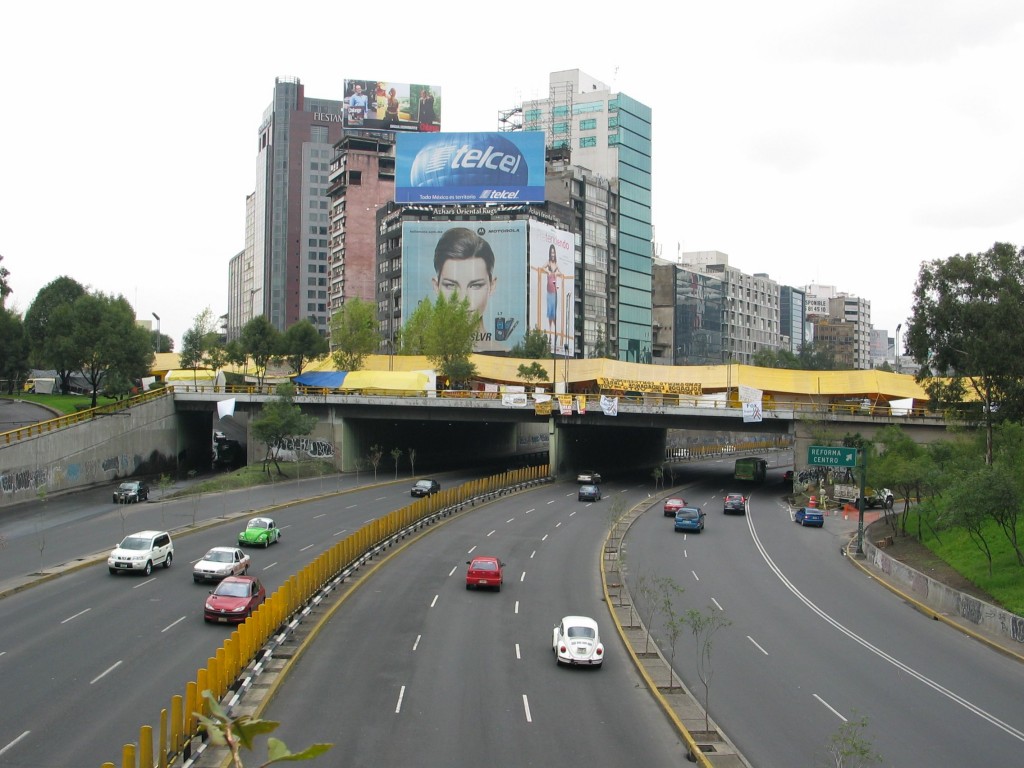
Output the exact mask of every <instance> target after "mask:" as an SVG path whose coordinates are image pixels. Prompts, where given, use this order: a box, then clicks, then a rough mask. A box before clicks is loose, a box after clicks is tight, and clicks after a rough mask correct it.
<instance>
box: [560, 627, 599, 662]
mask: <svg viewBox="0 0 1024 768" xmlns="http://www.w3.org/2000/svg"><path fill="white" fill-rule="evenodd" d="M551 649H552V650H553V651H554V652H555V663H556V664H570V665H573V666H577V665H578V666H591V667H599V666H601V663H602V662H603V661H604V646H603V645H602V644H601V637H600V635H599V633H598V631H597V622H596V621H594V620H593V619H589V618H587V617H586V616H566V617H565V618H564V619H562V621H561V622H560V623H559V624H557V625H556V626H555V629H554V631H553V633H552V636H551Z"/></svg>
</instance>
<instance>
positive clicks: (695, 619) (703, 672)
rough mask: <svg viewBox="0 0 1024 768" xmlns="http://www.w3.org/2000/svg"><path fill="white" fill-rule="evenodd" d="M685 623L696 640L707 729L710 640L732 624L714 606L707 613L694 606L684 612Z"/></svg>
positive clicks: (710, 668) (707, 726)
mask: <svg viewBox="0 0 1024 768" xmlns="http://www.w3.org/2000/svg"><path fill="white" fill-rule="evenodd" d="M686 623H687V624H688V625H689V627H690V632H692V633H693V639H694V640H696V641H697V643H696V651H697V676H698V677H699V678H700V682H701V685H703V686H704V730H708V728H709V727H710V726H709V723H708V714H709V713H708V707H709V706H710V705H711V701H710V700H711V678H712V676H713V675H714V668H713V667H712V666H711V649H712V640H713V638H714V636H715V634H716V633H717V632H718V630H720V629H722V628H724V627H728V626H729V625H731V624H732V622H731V621H729V619H727V618H725V617H724V616H723V615H722V614H721V613H718V612H717V611H715V609H714V608H708V612H707V613H701V612H700V611H698V610H697V609H696V608H691V609H690V610H689V611H687V612H686Z"/></svg>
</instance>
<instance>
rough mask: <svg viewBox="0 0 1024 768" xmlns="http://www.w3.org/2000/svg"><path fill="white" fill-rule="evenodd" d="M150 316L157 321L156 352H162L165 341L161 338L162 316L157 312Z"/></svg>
mask: <svg viewBox="0 0 1024 768" xmlns="http://www.w3.org/2000/svg"><path fill="white" fill-rule="evenodd" d="M149 314H151V315H152V316H153V317H154V318H155V319H156V351H157V352H160V351H161V349H163V341H162V339H161V338H160V315H158V314H157V313H156V312H150V313H149Z"/></svg>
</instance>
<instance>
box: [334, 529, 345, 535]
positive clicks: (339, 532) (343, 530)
mask: <svg viewBox="0 0 1024 768" xmlns="http://www.w3.org/2000/svg"><path fill="white" fill-rule="evenodd" d="M347 530H348V528H342V529H341V530H340V531H338V532H337V533H336V534H334V535H335V536H341V534H343V533H344V532H345V531H347Z"/></svg>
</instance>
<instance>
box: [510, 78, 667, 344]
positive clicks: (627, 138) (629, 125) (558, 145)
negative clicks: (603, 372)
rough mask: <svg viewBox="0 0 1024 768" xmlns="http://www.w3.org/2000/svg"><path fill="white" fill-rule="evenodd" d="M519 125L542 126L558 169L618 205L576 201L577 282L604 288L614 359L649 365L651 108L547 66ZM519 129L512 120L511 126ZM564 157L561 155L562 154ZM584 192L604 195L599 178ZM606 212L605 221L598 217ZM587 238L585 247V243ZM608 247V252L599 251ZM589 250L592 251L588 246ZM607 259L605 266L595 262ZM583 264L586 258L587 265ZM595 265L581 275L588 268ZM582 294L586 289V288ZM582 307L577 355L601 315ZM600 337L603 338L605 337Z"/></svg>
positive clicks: (594, 187) (581, 188) (582, 188)
mask: <svg viewBox="0 0 1024 768" xmlns="http://www.w3.org/2000/svg"><path fill="white" fill-rule="evenodd" d="M521 126H522V128H523V129H525V130H528V131H545V133H546V134H547V143H548V148H549V149H550V150H567V151H568V152H569V155H568V158H565V166H564V167H565V168H568V167H576V168H581V169H586V172H585V174H584V176H589V175H592V176H593V178H594V180H595V181H597V180H601V181H603V182H606V183H607V187H606V189H607V190H608V192H610V193H611V194H612V195H614V196H615V197H617V201H609V202H610V203H611V202H617V208H616V207H615V205H614V204H610V205H609V206H608V207H607V208H602V207H601V206H600V203H599V202H598V201H592V200H590V199H586V198H584V199H583V200H581V201H580V202H581V204H582V210H583V212H584V214H586V213H588V208H590V207H593V210H590V211H589V213H590V214H591V215H589V216H587V215H584V217H583V218H584V221H583V229H582V230H581V231H580V232H578V233H577V237H578V238H579V240H580V245H581V253H582V254H583V261H582V263H581V265H580V266H581V270H580V274H579V275H577V278H578V280H580V281H581V282H582V285H583V288H584V290H585V291H586V288H587V286H588V285H590V286H591V288H593V291H594V295H595V296H596V293H597V291H598V290H599V284H600V283H601V282H602V281H603V282H604V283H605V287H606V290H607V293H606V295H607V297H608V299H607V301H608V305H607V317H608V319H607V324H608V327H609V328H610V329H611V333H612V334H613V337H614V338H613V340H614V342H615V345H616V346H615V350H616V351H617V357H618V359H620V360H628V361H632V362H641V363H649V362H651V361H652V358H653V351H652V339H651V328H652V304H651V300H652V289H651V269H652V261H653V259H652V244H651V243H652V234H653V229H652V224H651V155H652V151H651V109H650V107H648V106H646V105H644V104H641V103H640V102H638V101H636V100H635V99H633V98H631V97H629V96H628V95H626V94H623V93H616V92H613V91H612V90H611V89H610V88H609V87H608V86H607V85H605V84H604V83H602V82H600V81H599V80H596V79H594V78H593V77H591V76H590V75H587V74H585V73H583V72H581V71H580V70H578V69H570V70H562V71H558V72H552V73H551V74H550V77H549V95H548V97H547V98H545V99H535V100H531V101H525V102H523V104H522V124H521ZM517 127H518V126H517ZM563 157H564V156H563ZM576 191H577V192H582V193H583V194H584V195H585V194H587V193H588V191H589V192H590V193H592V194H597V195H599V196H604V195H605V192H604V190H603V189H602V184H586V183H584V184H583V185H582V186H581V185H579V184H577V185H576ZM605 214H607V215H608V219H607V220H602V216H603V215H605ZM591 244H592V247H588V246H590V245H591ZM606 248H607V253H606V254H602V253H600V252H599V251H601V250H604V249H606ZM595 249H596V250H595ZM605 256H606V257H607V270H606V271H602V269H603V267H602V262H603V260H604V258H605ZM588 262H593V264H590V263H588ZM588 271H594V273H595V274H594V276H593V277H592V278H588V276H587V272H588ZM585 295H586V293H585ZM597 311H598V310H597V309H596V307H595V308H594V310H593V311H592V312H591V317H590V318H589V319H590V323H589V325H588V318H587V312H588V308H587V306H586V305H585V304H584V306H583V307H582V312H583V314H584V317H583V326H584V330H583V335H584V344H583V347H584V353H585V352H586V346H587V343H588V340H589V339H596V338H597V336H598V327H599V326H600V324H601V320H600V319H599V318H598V317H597V316H596V312H597ZM606 338H607V337H606Z"/></svg>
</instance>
